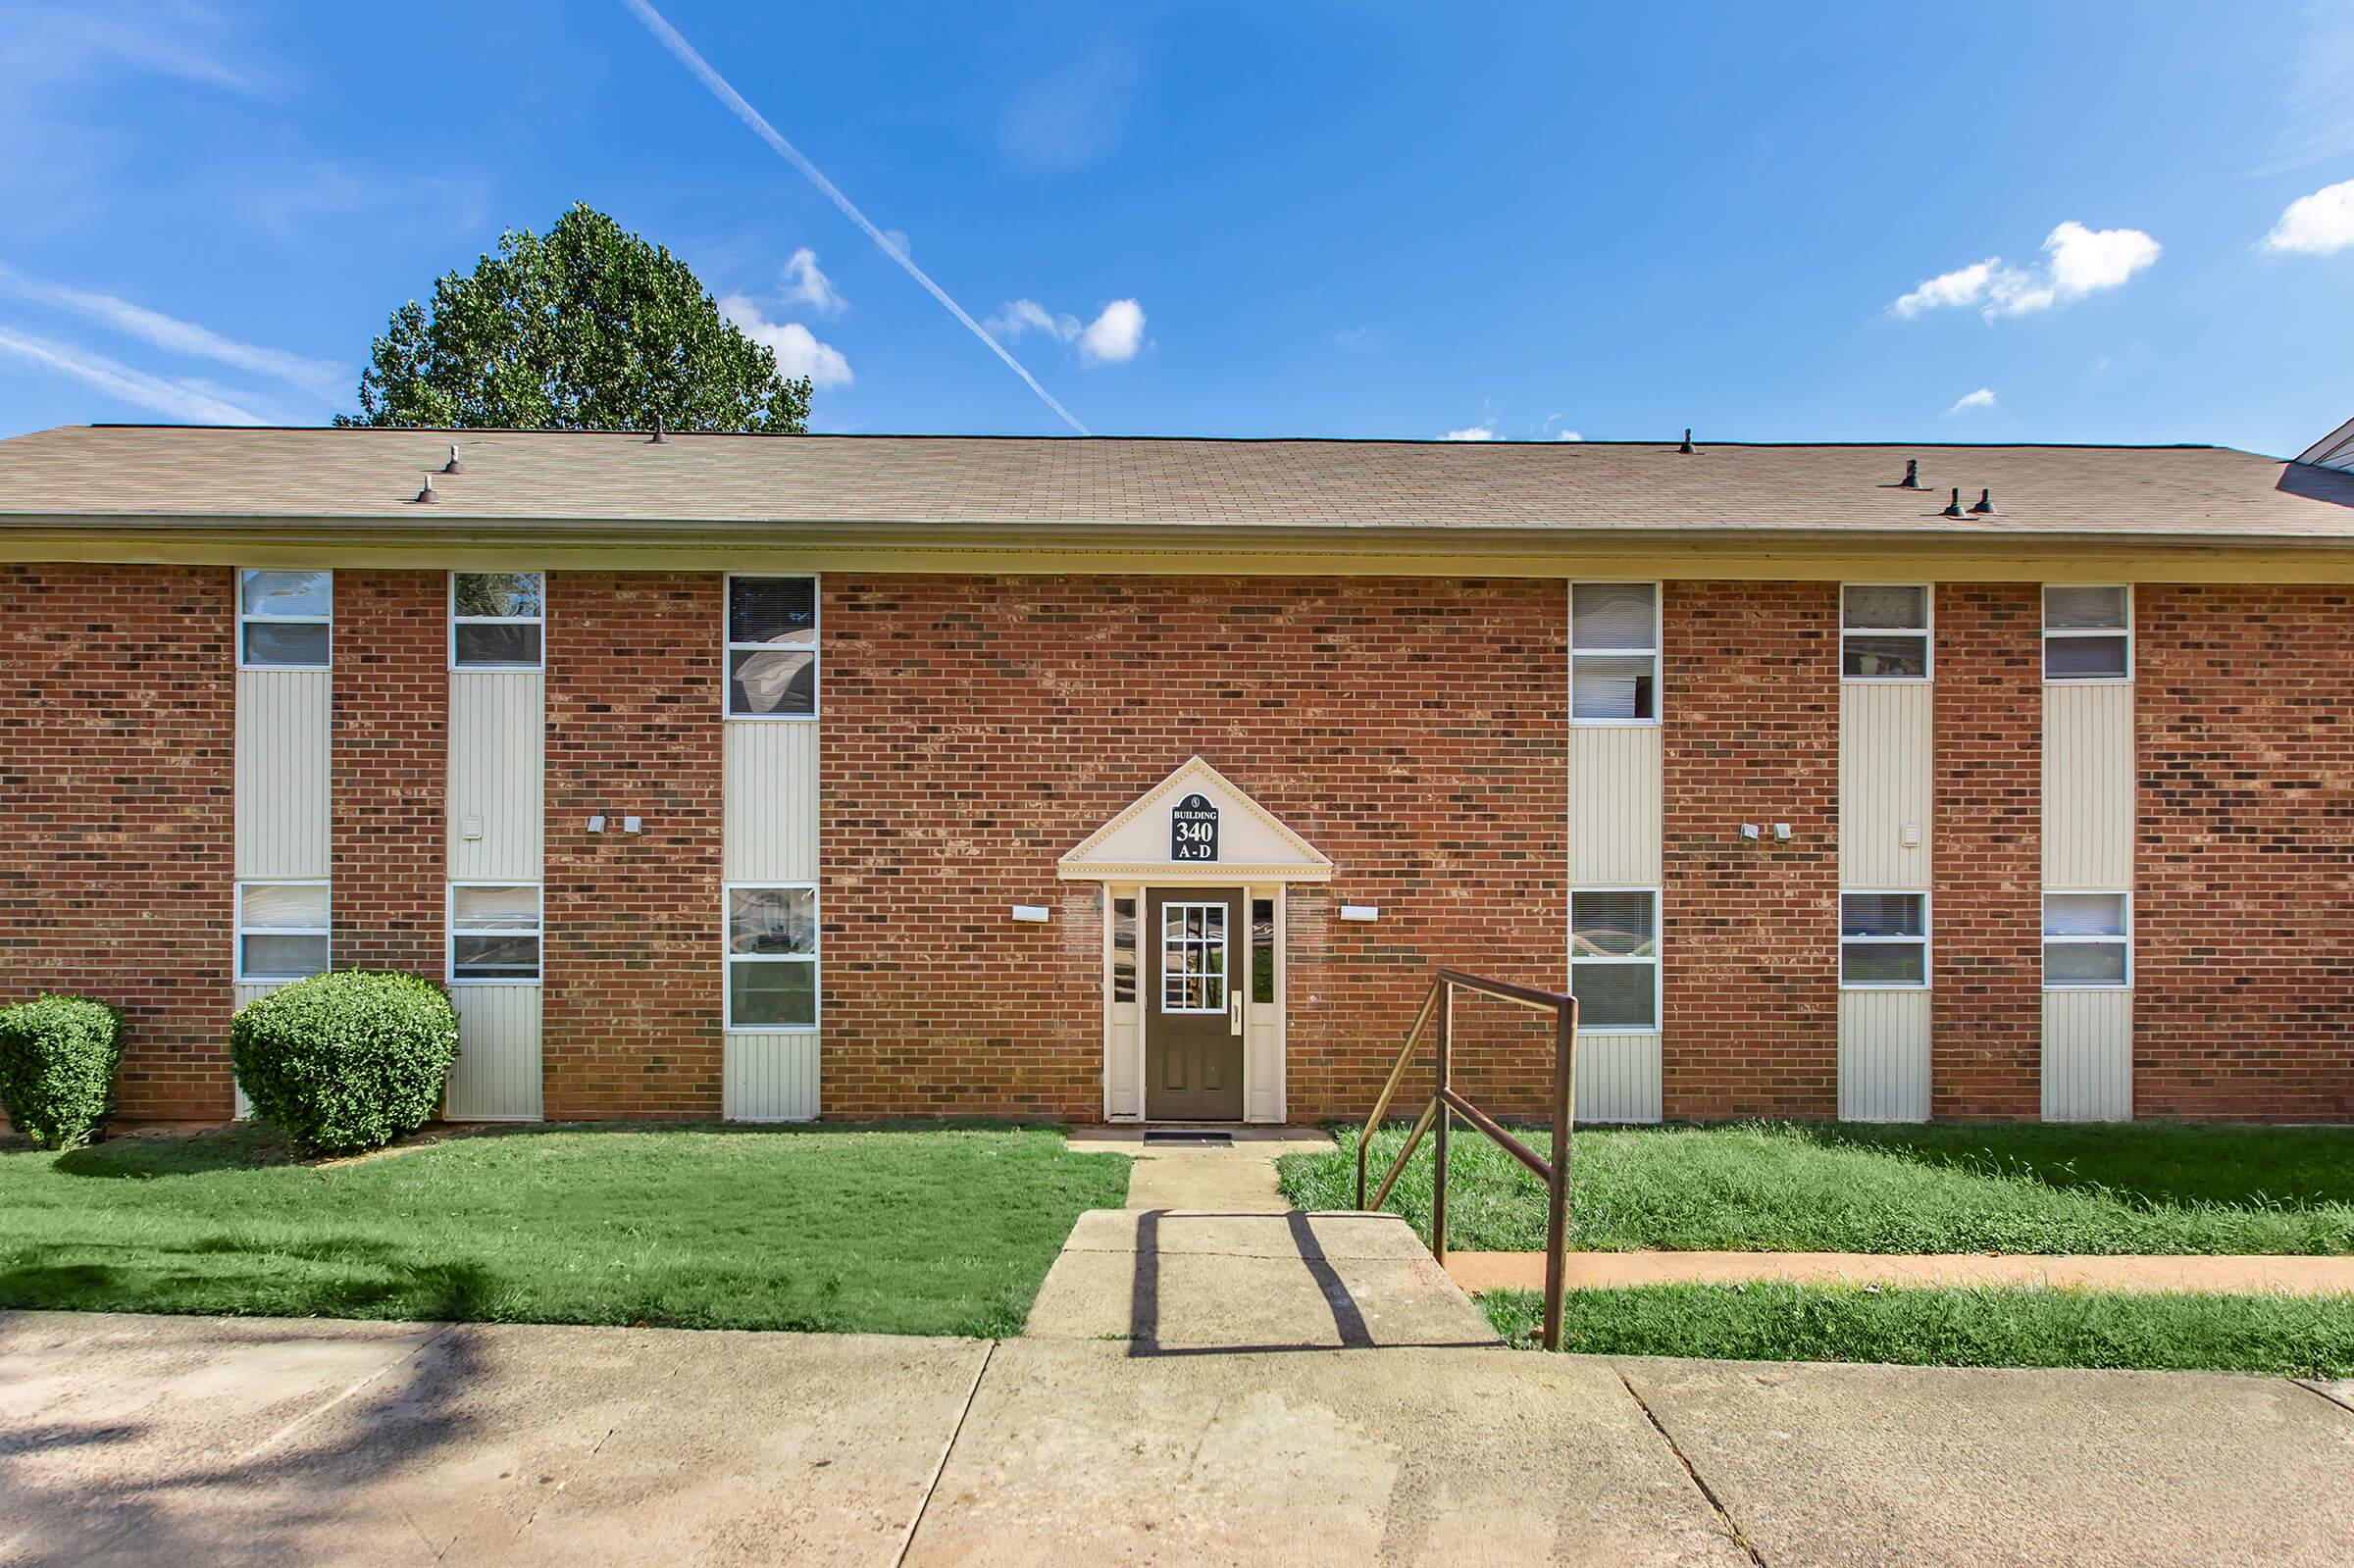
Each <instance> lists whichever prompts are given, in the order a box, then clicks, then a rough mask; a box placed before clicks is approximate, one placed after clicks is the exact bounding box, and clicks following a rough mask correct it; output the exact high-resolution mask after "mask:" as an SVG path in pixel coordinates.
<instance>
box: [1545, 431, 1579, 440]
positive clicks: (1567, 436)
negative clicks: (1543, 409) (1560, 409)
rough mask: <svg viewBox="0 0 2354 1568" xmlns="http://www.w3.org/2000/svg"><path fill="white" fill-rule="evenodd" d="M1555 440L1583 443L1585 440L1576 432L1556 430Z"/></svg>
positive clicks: (1554, 433)
mask: <svg viewBox="0 0 2354 1568" xmlns="http://www.w3.org/2000/svg"><path fill="white" fill-rule="evenodd" d="M1553 438H1554V439H1555V440H1557V441H1582V440H1584V439H1585V437H1584V436H1583V435H1580V434H1579V433H1578V432H1577V431H1575V430H1556V431H1554V432H1553Z"/></svg>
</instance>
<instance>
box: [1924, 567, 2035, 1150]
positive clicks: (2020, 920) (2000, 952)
mask: <svg viewBox="0 0 2354 1568" xmlns="http://www.w3.org/2000/svg"><path fill="white" fill-rule="evenodd" d="M1936 626H1937V654H1936V668H1935V672H1934V674H1935V677H1936V691H1935V699H1934V700H1935V703H1936V713H1937V717H1936V766H1935V773H1934V780H1935V788H1934V801H1935V813H1936V816H1935V822H1934V825H1933V826H1932V828H1931V830H1930V834H1929V854H1930V857H1931V859H1930V864H1931V866H1932V868H1933V870H1932V876H1933V878H1934V893H1935V896H1934V897H1932V898H1931V899H1930V905H1929V907H1930V919H1931V928H1930V933H1929V936H1930V952H1931V962H1932V964H1933V965H1934V976H1933V978H1934V980H1935V986H1934V988H1933V989H1932V990H1931V992H1930V995H1931V1007H1932V1008H1933V1015H1932V1017H1933V1023H1932V1029H1931V1035H1930V1038H1931V1041H1932V1050H1933V1052H1934V1056H1933V1064H1932V1069H1931V1098H1930V1104H1931V1109H1932V1113H1933V1114H1934V1115H1937V1116H1939V1117H1948V1116H1952V1117H1970V1116H1984V1117H2018V1118H2021V1119H2024V1120H2028V1121H2032V1120H2034V1119H2035V1118H2036V1117H2037V1116H2039V1115H2040V1114H2041V1113H2042V1071H2043V1066H2042V1064H2043V968H2042V966H2043V953H2042V948H2041V940H2040V938H2041V933H2042V929H2043V901H2042V880H2043V668H2042V630H2043V608H2042V599H2041V592H2040V590H2039V589H2038V587H2037V586H2036V585H2035V584H2034V583H2013V582H2001V583H1957V582H1949V583H1945V584H1943V585H1941V586H1940V587H1939V588H1938V589H1937V614H1936Z"/></svg>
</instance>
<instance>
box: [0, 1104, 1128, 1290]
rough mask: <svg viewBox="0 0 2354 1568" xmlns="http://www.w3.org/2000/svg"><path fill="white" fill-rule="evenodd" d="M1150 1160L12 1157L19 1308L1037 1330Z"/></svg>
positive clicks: (983, 1138) (656, 1151) (746, 1150)
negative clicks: (1078, 1250)
mask: <svg viewBox="0 0 2354 1568" xmlns="http://www.w3.org/2000/svg"><path fill="white" fill-rule="evenodd" d="M1127 1182H1128V1162H1127V1161H1126V1160H1123V1159H1118V1158H1113V1157H1106V1156H1103V1155H1094V1154H1072V1153H1069V1152H1068V1151H1066V1150H1065V1148H1064V1146H1063V1139H1062V1135H1061V1133H1059V1132H1055V1131H1050V1130H1043V1129H1017V1128H971V1129H956V1130H947V1131H942V1130H933V1129H925V1130H923V1131H841V1130H835V1129H824V1130H782V1129H780V1130H757V1131H754V1130H748V1129H729V1130H726V1131H720V1130H715V1129H713V1130H682V1129H663V1130H658V1131H657V1130H627V1131H624V1130H619V1129H606V1130H593V1131H574V1130H566V1131H547V1132H541V1131H530V1132H517V1133H513V1134H503V1135H492V1136H484V1137H475V1138H452V1139H449V1140H446V1141H442V1142H438V1143H434V1144H431V1145H428V1146H424V1147H419V1148H413V1149H409V1150H406V1151H403V1152H400V1153H397V1154H394V1155H392V1156H390V1157H385V1158H378V1159H371V1160H364V1161H358V1162H353V1163H348V1164H341V1165H331V1166H325V1167H314V1166H301V1165H289V1164H287V1163H286V1162H285V1157H284V1155H283V1153H282V1151H281V1150H279V1149H277V1148H275V1147H274V1146H273V1145H272V1144H271V1143H270V1142H269V1141H268V1140H267V1138H266V1137H265V1136H264V1135H263V1134H261V1133H260V1132H259V1131H258V1130H254V1129H235V1130H230V1131H224V1132H219V1133H209V1134H204V1135H199V1136H195V1137H189V1138H133V1139H124V1140H119V1141H112V1142H106V1143H100V1144H97V1145H95V1146H93V1147H90V1148H85V1149H79V1150H75V1151H72V1152H69V1153H64V1154H50V1153H41V1152H35V1151H32V1150H27V1149H14V1150H9V1151H6V1152H0V1307H64V1308H82V1309H104V1310H109V1311H129V1312H217V1313H236V1314H270V1315H292V1316H320V1317H341V1318H407V1319H456V1320H467V1321H480V1322H521V1323H645V1324H655V1325H666V1326H671V1327H681V1328H736V1329H808V1330H829V1331H848V1330H866V1331H874V1332H880V1333H889V1334H963V1335H983V1336H994V1335H1005V1334H1012V1333H1017V1332H1019V1330H1020V1328H1021V1324H1022V1320H1023V1319H1024V1318H1025V1317H1026V1316H1027V1315H1028V1313H1029V1310H1030V1303H1031V1301H1032V1299H1033V1298H1034V1297H1035V1296H1036V1295H1037V1293H1038V1287H1039V1284H1040V1282H1041V1281H1043V1280H1044V1279H1045V1278H1046V1273H1047V1269H1048V1267H1049V1265H1050V1264H1051V1263H1052V1262H1053V1260H1054V1255H1055V1253H1056V1251H1057V1250H1058V1249H1059V1248H1060V1247H1061V1245H1062V1242H1063V1239H1064V1238H1065V1237H1066V1236H1067V1235H1068V1234H1069V1233H1070V1229H1071V1225H1072V1223H1073V1221H1074V1220H1076V1219H1077V1217H1078V1215H1079V1214H1080V1212H1081V1211H1082V1210H1085V1209H1090V1208H1103V1207H1110V1208H1117V1207H1118V1206H1120V1204H1121V1203H1122V1202H1123V1201H1124V1200H1125V1194H1126V1190H1127Z"/></svg>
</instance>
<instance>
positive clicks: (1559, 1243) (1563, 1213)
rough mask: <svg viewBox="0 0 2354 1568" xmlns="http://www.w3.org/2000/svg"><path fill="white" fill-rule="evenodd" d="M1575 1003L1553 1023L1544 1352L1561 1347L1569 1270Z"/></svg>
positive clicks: (1546, 1211) (1575, 1029) (1575, 1037)
mask: <svg viewBox="0 0 2354 1568" xmlns="http://www.w3.org/2000/svg"><path fill="white" fill-rule="evenodd" d="M1576 1061H1577V998H1576V997H1574V996H1572V997H1570V998H1569V1004H1568V1005H1567V1006H1566V1007H1563V1008H1561V1010H1560V1011H1559V1012H1557V1013H1556V1014H1555V1017H1554V1040H1553V1158H1552V1159H1551V1160H1549V1161H1548V1162H1547V1164H1548V1165H1549V1166H1550V1167H1551V1172H1550V1175H1551V1179H1550V1180H1549V1181H1547V1182H1546V1184H1545V1327H1544V1342H1545V1348H1546V1349H1548V1350H1559V1349H1560V1348H1561V1297H1562V1294H1563V1291H1564V1290H1565V1289H1566V1287H1567V1284H1568V1282H1567V1279H1566V1275H1567V1274H1568V1270H1569V1259H1568V1251H1569V1133H1570V1126H1569V1118H1570V1116H1571V1114H1572V1095H1573V1093H1574V1091H1575V1088H1576V1076H1575V1075H1576V1065H1575V1064H1576Z"/></svg>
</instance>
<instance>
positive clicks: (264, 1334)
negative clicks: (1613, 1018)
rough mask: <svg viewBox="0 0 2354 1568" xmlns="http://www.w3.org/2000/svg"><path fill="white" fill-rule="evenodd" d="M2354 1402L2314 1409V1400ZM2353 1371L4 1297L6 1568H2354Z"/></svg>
mask: <svg viewBox="0 0 2354 1568" xmlns="http://www.w3.org/2000/svg"><path fill="white" fill-rule="evenodd" d="M2340 1400H2342V1401H2344V1402H2338V1401H2340ZM2349 1541H2354V1389H2339V1390H2335V1391H2330V1390H2320V1389H2312V1388H2306V1387H2300V1386H2298V1385H2295V1384H2291V1383H2286V1382H2282V1381H2279V1380H2270V1379H2261V1378H2240V1377H2222V1376H2207V1375H2200V1374H2185V1373H2114V1372H2084V1373H2049V1372H1972V1371H1950V1370H1937V1369H1916V1368H1901V1367H1845V1366H1783V1365H1772V1364H1740V1363H1710V1362H1688V1361H1643V1360H1626V1361H1606V1360H1600V1359H1591V1358H1586V1357H1579V1356H1544V1355H1539V1354H1536V1353H1534V1352H1528V1351H1511V1350H1498V1349H1440V1348H1403V1349H1363V1350H1311V1351H1294V1352H1282V1351H1254V1352H1244V1353H1234V1354H1222V1353H1214V1352H1213V1353H1186V1352H1170V1353H1150V1352H1140V1350H1139V1348H1138V1347H1137V1346H1136V1345H1135V1344H1134V1343H1133V1342H1129V1341H1108V1340H1008V1341H1004V1342H1001V1343H998V1344H994V1345H993V1344H990V1343H987V1342H982V1341H974V1340H904V1339H890V1338H881V1337H873V1336H857V1335H844V1336H808V1335H786V1334H736V1333H700V1334H698V1333H687V1332H677V1331H664V1330H642V1329H639V1330H633V1329H570V1328H532V1327H504V1326H485V1325H468V1326H458V1327H448V1326H435V1325H416V1324H375V1323H327V1322H315V1321H268V1320H224V1319H209V1318H145V1317H128V1316H111V1315H99V1314H75V1313H18V1314H0V1564H8V1565H10V1568H16V1565H22V1564H42V1565H47V1564H65V1563H123V1564H132V1563H137V1564H153V1563H157V1562H168V1563H170V1564H172V1565H173V1568H203V1565H209V1564H214V1563H223V1564H228V1563H235V1564H247V1563H265V1564H309V1563H319V1564H329V1563H333V1564H343V1563H359V1564H376V1563H386V1564H408V1563H433V1562H440V1563H460V1562H463V1563H469V1564H473V1563H493V1564H495V1563H525V1562H533V1563H537V1562H547V1561H551V1560H561V1561H564V1562H566V1563H567V1564H568V1565H577V1568H591V1565H596V1564H603V1563H625V1562H626V1563H633V1564H635V1563H642V1562H646V1561H657V1562H665V1563H671V1562H677V1563H694V1564H732V1563H758V1562H783V1561H791V1562H795V1563H872V1564H896V1563H900V1562H914V1563H960V1562H990V1563H999V1562H1013V1563H1024V1562H1039V1563H1045V1562H1068V1561H1073V1560H1080V1561H1097V1560H1102V1561H1123V1562H1135V1563H1172V1564H1175V1563H1202V1562H1207V1563H1239V1562H1253V1563H1260V1562H1274V1563H1329V1562H1339V1561H1352V1562H1361V1561H1381V1562H1442V1561H1448V1562H1453V1561H1462V1560H1464V1559H1466V1558H1472V1557H1476V1558H1481V1559H1484V1560H1487V1561H1492V1562H1499V1563H1540V1562H1550V1563H1596V1564H1623V1563H1632V1564H1653V1563H1699V1564H1721V1565H1725V1568H1742V1565H1744V1564H1756V1563H1759V1562H1764V1563H1768V1564H1774V1565H1777V1568H1778V1565H1782V1564H1794V1563H1885V1562H1905V1563H1908V1564H1911V1563H1923V1564H1940V1563H1953V1564H1966V1563H1967V1564H1984V1563H2027V1564H2040V1563H2049V1564H2058V1565H2066V1568H2095V1565H2100V1564H2112V1563H2114V1564H2126V1563H2131V1564H2160V1565H2165V1564H2184V1565H2189V1564H2206V1563H2215V1562H2264V1563H2280V1564H2307V1563H2310V1564H2317V1565H2318V1564H2329V1565H2332V1568H2334V1565H2338V1564H2342V1563H2343V1562H2344V1561H2345V1560H2346V1543H2348V1542H2349Z"/></svg>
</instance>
